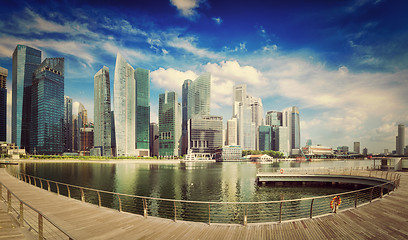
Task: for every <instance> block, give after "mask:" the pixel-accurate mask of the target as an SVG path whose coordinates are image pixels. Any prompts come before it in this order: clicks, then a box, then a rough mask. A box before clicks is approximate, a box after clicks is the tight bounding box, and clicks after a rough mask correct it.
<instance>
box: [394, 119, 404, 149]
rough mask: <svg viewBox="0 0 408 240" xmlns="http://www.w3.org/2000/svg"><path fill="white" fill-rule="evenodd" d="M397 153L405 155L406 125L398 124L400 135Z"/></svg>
mask: <svg viewBox="0 0 408 240" xmlns="http://www.w3.org/2000/svg"><path fill="white" fill-rule="evenodd" d="M396 145H397V146H396V150H397V155H404V147H405V125H404V124H398V136H397V140H396Z"/></svg>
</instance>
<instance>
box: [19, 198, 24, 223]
mask: <svg viewBox="0 0 408 240" xmlns="http://www.w3.org/2000/svg"><path fill="white" fill-rule="evenodd" d="M20 227H24V205H23V202H22V201H20Z"/></svg>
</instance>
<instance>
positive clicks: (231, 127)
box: [226, 117, 238, 146]
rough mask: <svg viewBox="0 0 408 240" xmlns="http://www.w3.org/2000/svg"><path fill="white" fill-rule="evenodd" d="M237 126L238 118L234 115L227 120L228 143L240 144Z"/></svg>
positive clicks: (232, 144)
mask: <svg viewBox="0 0 408 240" xmlns="http://www.w3.org/2000/svg"><path fill="white" fill-rule="evenodd" d="M237 126H238V122H237V118H235V117H233V118H232V119H230V120H228V121H227V143H226V144H227V145H230V146H235V145H237V144H238V139H237Z"/></svg>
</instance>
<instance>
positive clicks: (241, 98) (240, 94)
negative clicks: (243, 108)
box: [232, 84, 247, 116]
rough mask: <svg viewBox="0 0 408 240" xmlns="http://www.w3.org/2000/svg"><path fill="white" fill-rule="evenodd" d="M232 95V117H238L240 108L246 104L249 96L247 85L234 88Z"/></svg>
mask: <svg viewBox="0 0 408 240" xmlns="http://www.w3.org/2000/svg"><path fill="white" fill-rule="evenodd" d="M232 95H233V99H232V116H236V115H238V112H239V106H240V105H243V104H244V102H245V98H246V96H247V93H246V84H240V85H235V86H234V87H233V92H232Z"/></svg>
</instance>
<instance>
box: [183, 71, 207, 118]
mask: <svg viewBox="0 0 408 240" xmlns="http://www.w3.org/2000/svg"><path fill="white" fill-rule="evenodd" d="M210 105H211V75H210V73H204V74H202V75H201V76H199V77H198V78H197V79H196V80H194V82H192V84H191V86H189V87H188V103H187V106H188V109H187V118H188V119H190V118H192V117H193V116H194V115H200V116H207V115H210Z"/></svg>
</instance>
